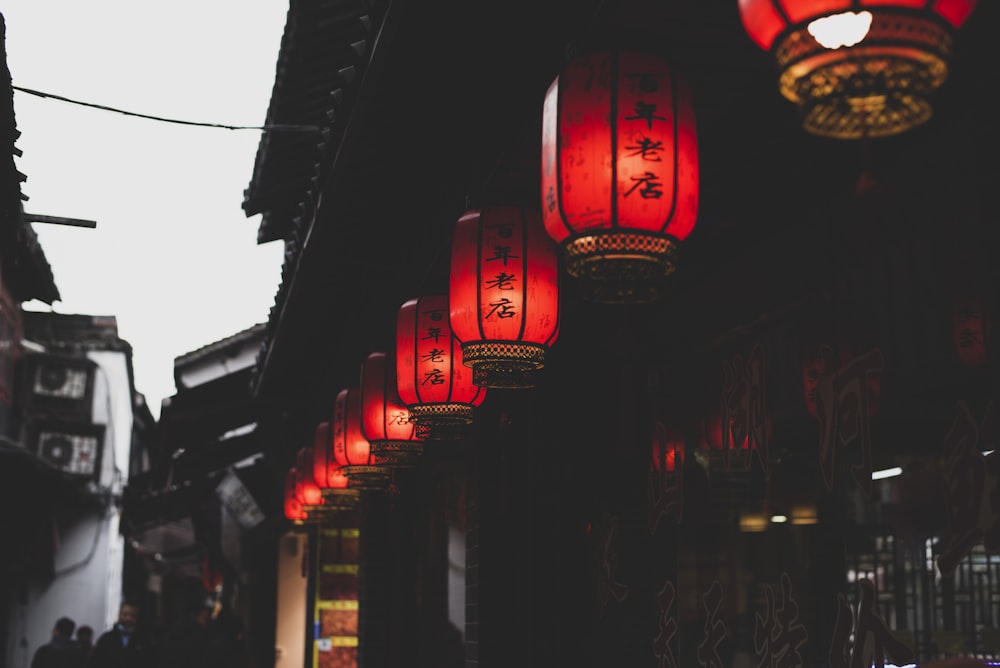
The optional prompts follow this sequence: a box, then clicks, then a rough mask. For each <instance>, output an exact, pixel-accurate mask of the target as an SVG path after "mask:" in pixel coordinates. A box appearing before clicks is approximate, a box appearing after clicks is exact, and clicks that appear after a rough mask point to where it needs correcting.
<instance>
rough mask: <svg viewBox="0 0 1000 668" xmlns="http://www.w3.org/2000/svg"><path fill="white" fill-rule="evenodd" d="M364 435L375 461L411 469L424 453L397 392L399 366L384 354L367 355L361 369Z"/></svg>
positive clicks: (414, 424) (406, 409)
mask: <svg viewBox="0 0 1000 668" xmlns="http://www.w3.org/2000/svg"><path fill="white" fill-rule="evenodd" d="M361 431H362V433H363V435H364V437H365V438H366V439H367V440H368V442H369V443H370V444H371V448H372V452H373V453H374V455H375V456H376V457H384V458H385V459H386V460H387V461H389V462H390V463H391V464H392V465H393V466H396V467H412V466H414V465H415V464H416V460H417V458H418V457H419V456H420V453H421V452H423V443H421V440H420V438H419V437H418V436H417V425H416V423H415V422H413V421H412V420H411V419H410V410H409V409H408V408H407V407H406V404H404V403H403V400H402V399H400V398H399V392H398V391H397V390H396V365H395V363H394V361H393V360H392V359H391V358H390V357H389V356H388V355H386V353H383V352H375V353H371V354H370V355H368V358H367V359H366V360H365V363H364V365H363V366H362V367H361Z"/></svg>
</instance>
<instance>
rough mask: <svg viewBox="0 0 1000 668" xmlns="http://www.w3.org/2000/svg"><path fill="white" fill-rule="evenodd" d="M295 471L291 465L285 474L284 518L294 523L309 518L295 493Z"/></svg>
mask: <svg viewBox="0 0 1000 668" xmlns="http://www.w3.org/2000/svg"><path fill="white" fill-rule="evenodd" d="M296 473H297V470H296V468H295V467H294V466H293V467H292V468H290V469H288V473H286V474H285V504H284V505H285V518H286V519H289V520H291V521H292V522H295V523H296V524H301V523H302V522H305V521H306V520H307V519H308V518H309V515H307V514H306V511H305V510H303V508H302V502H301V501H299V499H298V497H297V496H296V495H295V478H296Z"/></svg>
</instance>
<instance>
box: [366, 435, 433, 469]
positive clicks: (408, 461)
mask: <svg viewBox="0 0 1000 668" xmlns="http://www.w3.org/2000/svg"><path fill="white" fill-rule="evenodd" d="M370 443H371V449H372V454H373V455H375V458H376V459H379V460H385V461H386V463H387V464H388V465H389V466H392V467H394V468H403V469H410V468H413V467H415V466H416V465H417V460H418V459H420V455H421V454H423V452H424V444H423V443H421V442H420V441H396V440H373V441H370Z"/></svg>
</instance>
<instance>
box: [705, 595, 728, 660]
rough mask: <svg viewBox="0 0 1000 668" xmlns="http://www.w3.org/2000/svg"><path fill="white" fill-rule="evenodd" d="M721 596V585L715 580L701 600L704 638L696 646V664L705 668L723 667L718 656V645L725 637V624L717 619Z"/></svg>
mask: <svg viewBox="0 0 1000 668" xmlns="http://www.w3.org/2000/svg"><path fill="white" fill-rule="evenodd" d="M722 594H723V592H722V583H721V582H719V581H718V580H715V581H714V582H713V583H712V586H711V587H709V589H708V591H707V592H705V595H704V596H702V599H701V600H702V604H703V605H704V606H705V636H704V638H703V639H702V641H701V643H700V644H699V645H698V663H699V664H701V665H702V666H704V667H705V668H723V666H724V664H723V663H722V657H721V656H719V644H720V643H721V642H722V641H723V640H724V639H725V637H726V624H725V623H724V622H723V621H722V620H720V619H719V607H720V606H721V605H722V599H723V595H722Z"/></svg>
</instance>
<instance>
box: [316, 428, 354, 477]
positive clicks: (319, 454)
mask: <svg viewBox="0 0 1000 668" xmlns="http://www.w3.org/2000/svg"><path fill="white" fill-rule="evenodd" d="M332 448H333V442H332V435H331V433H330V423H329V422H321V423H319V424H318V425H317V426H316V432H315V436H314V439H313V447H312V467H311V470H312V474H313V480H314V481H315V482H316V484H317V485H318V486H319V488H320V491H323V490H329V489H344V488H346V487H347V476H345V475H344V472H343V470H342V469H341V468H340V464H338V463H337V462H336V460H335V459H334V458H333V449H332Z"/></svg>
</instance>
